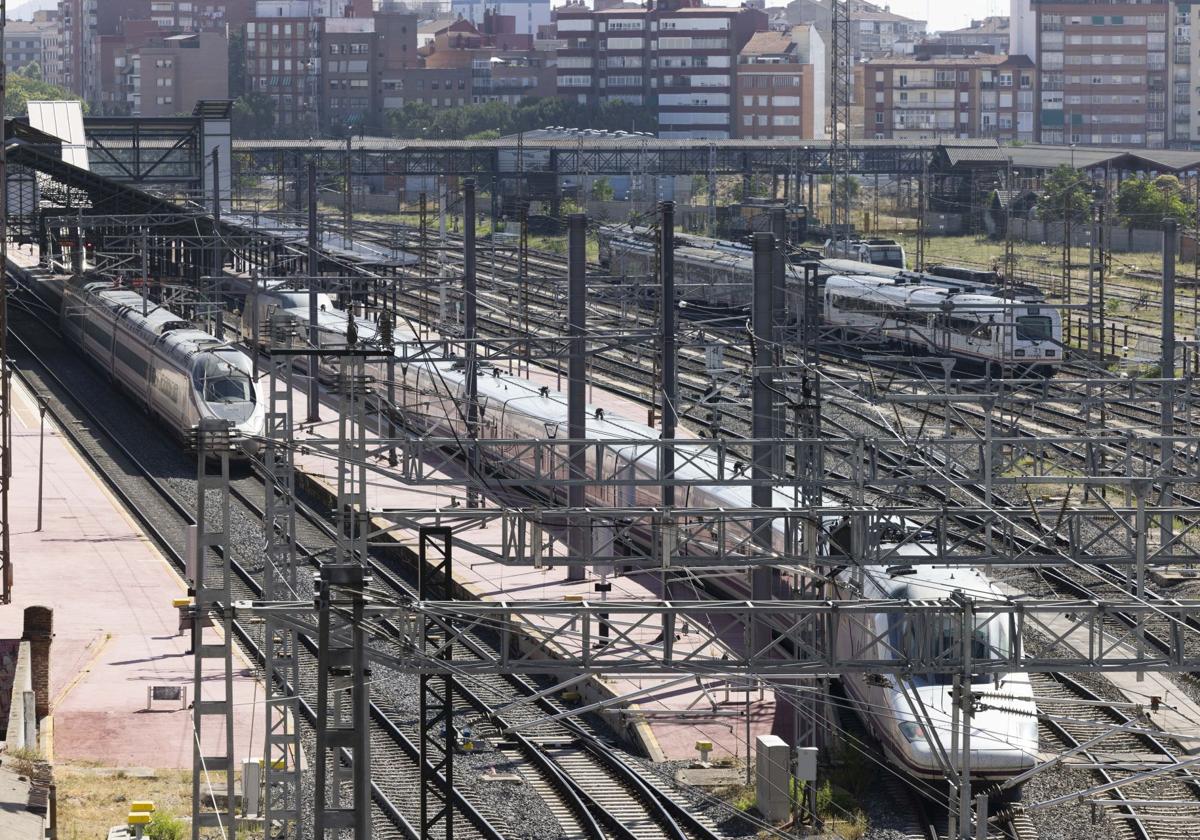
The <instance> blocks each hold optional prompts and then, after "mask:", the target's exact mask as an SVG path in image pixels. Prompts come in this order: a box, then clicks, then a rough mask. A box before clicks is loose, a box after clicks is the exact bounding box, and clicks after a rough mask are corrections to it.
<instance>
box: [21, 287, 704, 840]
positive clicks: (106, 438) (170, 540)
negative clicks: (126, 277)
mask: <svg viewBox="0 0 1200 840" xmlns="http://www.w3.org/2000/svg"><path fill="white" fill-rule="evenodd" d="M14 309H15V308H14ZM21 326H22V325H21V324H20V316H19V315H18V316H17V318H15V319H14V324H13V327H14V332H13V333H12V334H13V336H14V339H15V343H16V344H17V345H18V348H19V352H21V351H23V355H21V356H19V357H18V358H19V359H20V360H21V361H22V362H24V363H25V365H26V366H25V367H18V373H19V374H20V375H22V377H23V379H26V380H27V384H29V385H30V387H31V388H33V389H35V390H36V391H38V392H39V393H44V394H46V395H47V396H48V397H49V398H50V399H48V405H49V408H50V411H51V413H52V416H54V417H55V419H56V420H57V421H58V422H59V425H60V426H61V427H62V428H63V429H64V432H65V433H66V434H67V435H68V436H69V438H70V439H71V441H72V443H73V445H75V446H76V448H77V449H79V450H80V451H81V453H82V454H83V455H84V456H85V458H87V460H89V462H90V463H91V464H92V466H93V467H94V468H95V469H96V471H97V472H98V473H99V474H100V475H102V476H103V477H104V478H105V480H106V481H107V482H108V483H109V485H110V487H112V488H113V489H114V491H115V492H116V494H117V495H118V498H120V499H121V500H122V502H123V503H124V504H125V505H126V506H127V507H129V508H130V510H131V511H132V512H133V513H134V515H135V516H137V517H138V518H139V519H140V520H141V522H142V524H143V526H144V527H146V528H147V531H148V533H149V534H150V535H151V536H152V538H153V539H154V540H155V541H156V542H157V543H158V544H159V546H160V547H161V548H162V550H163V551H164V552H165V553H166V554H167V555H168V556H169V557H170V558H171V559H172V560H173V561H174V562H175V563H176V565H177V567H178V568H179V569H180V570H182V568H183V560H182V557H183V540H184V539H185V528H186V526H187V525H189V524H191V523H192V521H193V520H192V510H191V508H192V507H194V487H193V488H192V492H193V496H192V499H191V500H189V499H188V498H186V491H185V492H183V493H181V492H180V490H179V489H178V488H177V487H173V486H168V485H167V484H166V483H164V482H163V481H161V480H159V479H158V478H157V477H156V476H155V474H154V470H153V469H152V468H150V467H148V466H147V465H146V464H144V463H143V462H142V460H141V459H140V458H139V457H138V456H136V455H134V454H133V451H131V448H130V447H129V446H127V445H126V444H125V443H123V442H122V441H121V440H120V438H119V436H118V435H117V434H116V433H114V432H113V431H112V429H111V427H110V424H109V423H107V422H106V421H105V419H104V418H101V417H99V416H97V415H96V413H95V412H92V411H91V410H90V409H88V408H87V407H86V406H85V405H84V403H83V402H82V401H81V400H79V399H77V398H76V397H74V396H73V395H71V393H70V392H71V391H72V388H71V387H70V386H68V384H67V383H66V382H65V381H64V380H63V379H62V378H60V377H59V376H58V375H57V374H56V373H55V372H54V370H53V369H52V367H51V364H49V363H47V362H46V361H45V360H43V359H42V358H41V356H40V355H39V354H38V352H37V350H35V348H34V347H33V346H31V344H29V343H26V341H25V339H24V338H23V337H22V335H23V334H25V335H27V332H26V331H24V330H22V329H21ZM49 332H50V331H42V333H41V340H42V341H45V342H46V344H47V346H48V347H51V348H53V349H56V350H57V351H59V352H61V353H63V354H64V355H70V351H69V348H65V347H62V346H61V345H59V346H58V347H56V348H54V346H53V343H52V342H51V341H49V340H48V339H47V334H48V333H49ZM15 349H16V348H15ZM45 352H48V350H47V349H45V348H43V353H45ZM74 361H76V362H78V363H79V364H80V365H82V364H83V362H82V360H81V359H79V358H78V357H75V359H74ZM110 402H111V400H110ZM81 416H82V417H84V418H86V423H85V424H83V425H81V424H79V423H78V421H77V418H79V417H81ZM154 433H157V434H153V436H155V437H159V438H161V437H162V435H161V433H158V430H157V429H155V430H154ZM170 448H172V447H171V445H170V444H168V449H170ZM106 450H111V452H107V451H106ZM169 454H170V455H173V456H174V459H175V460H176V461H179V460H184V461H186V459H183V458H182V455H181V453H179V451H178V449H177V448H174V449H173V451H171V452H170V453H169ZM116 456H119V458H120V464H119V465H118V464H117V463H116V461H115V460H114V457H116ZM193 470H194V467H193ZM185 474H186V473H185ZM177 483H179V481H176V482H173V484H177ZM231 492H232V495H233V497H234V499H235V500H236V502H237V504H238V505H240V508H236V507H235V510H236V511H237V512H238V513H240V514H241V515H243V516H244V517H245V519H247V520H249V521H250V522H253V523H256V524H257V528H258V529H261V517H262V513H261V509H260V507H259V503H258V502H257V501H256V500H260V499H262V497H263V495H264V488H263V485H262V482H261V480H260V479H259V478H258V477H256V476H253V475H244V476H239V477H237V478H235V479H234V480H232V481H231ZM150 502H153V503H152V504H148V503H150ZM298 512H299V513H300V516H299V517H298V530H299V533H298V534H297V535H296V537H297V542H298V551H299V554H300V556H301V557H303V558H305V559H306V560H307V561H308V562H310V563H311V564H313V565H316V564H317V559H316V558H317V557H318V556H320V555H321V554H323V553H324V552H326V551H328V550H329V548H331V547H332V545H333V539H334V532H333V528H332V526H331V525H330V524H329V523H328V522H327V521H325V520H324V519H323V518H322V517H321V515H320V514H318V513H317V512H316V511H315V510H314V509H313V508H312V507H310V506H308V505H303V504H302V505H300V506H299V509H298ZM259 533H261V531H260V530H259ZM255 559H256V558H255V557H254V555H253V552H251V553H250V557H248V558H247V557H242V558H240V559H238V558H236V557H235V558H234V559H233V560H232V561H231V562H232V563H233V568H234V571H235V573H236V589H237V591H236V592H235V594H234V597H235V599H253V598H255V597H258V596H259V595H260V594H261V588H260V586H259V582H258V580H257V576H256V572H261V568H258V569H255V568H254V562H255ZM257 559H258V561H259V562H261V557H258V558H257ZM371 562H372V565H373V571H374V574H375V575H376V579H377V582H380V581H381V582H383V583H384V584H385V585H386V586H388V587H389V588H390V589H391V590H392V591H394V592H395V593H397V594H400V593H404V594H407V595H410V596H415V592H414V591H413V590H412V588H411V586H409V584H407V583H406V582H404V580H403V579H402V576H401V575H402V571H403V570H401V569H399V568H396V567H394V565H389V564H388V563H385V562H382V561H380V560H377V559H372V561H371ZM310 594H311V592H304V593H300V595H301V597H306V596H307V595H310ZM237 632H238V636H239V641H240V642H241V643H242V645H243V647H244V648H245V649H246V650H247V652H248V653H249V654H250V655H251V656H252V658H254V660H255V661H256V662H261V643H262V639H261V638H260V636H259V635H258V632H260V631H256V630H255V629H254V627H243V626H241V625H239V626H238V628H237ZM301 641H302V643H303V645H304V648H305V650H306V652H307V653H308V655H309V656H308V659H307V660H306V662H305V667H303V668H302V669H301V674H302V676H301V685H300V687H299V692H298V694H299V696H300V698H301V701H302V702H301V711H302V713H303V716H304V717H305V724H306V727H307V732H306V734H307V736H308V748H309V749H310V750H311V748H312V744H313V743H314V742H315V741H314V739H315V736H314V734H313V732H314V731H313V730H312V726H313V724H314V722H315V713H314V712H313V706H314V704H315V696H316V667H315V664H316V663H315V651H316V645H315V642H314V641H313V640H312V639H305V638H302V640H301ZM476 642H477V643H479V644H484V643H486V642H485V640H481V639H476ZM377 671H378V669H377ZM373 682H374V684H375V686H376V689H375V696H374V697H373V702H372V705H371V717H372V727H373V728H372V733H371V744H372V754H373V762H374V763H375V764H377V765H378V766H380V767H386V768H387V769H388V772H386V773H383V774H378V775H377V777H376V778H375V780H374V781H373V798H374V800H375V807H376V813H374V814H373V820H374V822H375V823H376V828H377V829H378V830H380V831H382V832H383V833H382V834H381V835H380V836H405V837H415V836H416V832H415V829H414V828H413V825H412V823H413V822H414V821H415V815H416V813H417V811H418V808H419V799H418V798H416V793H417V792H418V791H419V763H418V762H419V747H418V746H417V742H418V740H419V737H420V733H419V731H418V729H417V726H416V724H415V722H414V721H412V720H411V718H410V717H408V716H406V715H404V714H403V713H401V714H399V715H397V714H395V713H393V712H392V710H391V709H390V708H389V705H388V702H387V700H388V698H387V697H381V696H380V695H385V694H387V692H385V691H382V690H380V688H379V686H380V685H381V684H382V681H381V680H380V679H378V678H377V679H376V680H374V681H373ZM536 690H537V687H536V686H534V685H533V684H532V683H530V682H529V681H527V680H509V679H504V678H496V680H489V681H488V686H487V691H486V692H480V691H477V690H476V689H475V688H474V687H473V685H460V686H459V689H458V692H457V695H456V697H455V698H454V699H455V705H456V708H457V709H458V710H459V711H460V713H461V714H467V715H474V716H476V717H477V718H479V722H478V723H479V725H480V726H481V727H485V728H490V729H491V730H493V735H494V737H495V738H496V739H497V740H499V735H498V733H499V731H500V730H503V729H506V728H507V726H508V722H507V721H506V720H505V719H504V718H500V719H497V720H496V721H495V722H492V721H490V719H485V716H487V718H490V717H491V716H492V711H491V710H492V708H493V707H495V706H500V705H507V704H509V703H512V702H513V701H515V700H517V699H520V698H523V697H527V696H528V695H530V694H532V693H534V692H535V691H536ZM518 708H521V707H518ZM563 711H564V709H563V708H562V707H561V706H559V705H558V704H557V703H555V702H553V701H551V700H548V699H543V700H540V701H538V703H537V704H536V705H535V706H533V707H532V708H530V709H528V710H527V711H526V713H525V714H526V717H525V723H526V724H529V723H531V722H532V723H535V724H536V722H537V720H538V719H539V718H540V717H544V716H546V715H552V714H559V713H562V712H563ZM543 729H545V730H546V732H545V733H544V734H543V736H542V737H543V739H544V740H545V741H546V743H548V744H553V745H555V749H557V750H560V751H563V752H562V755H563V762H568V763H569V764H570V768H571V769H573V770H574V771H575V772H581V773H584V774H585V776H589V777H590V776H595V778H597V779H599V778H607V779H608V780H609V784H608V786H607V787H606V788H605V789H603V790H600V791H589V790H588V789H587V788H586V787H585V786H584V782H583V781H581V780H580V779H579V778H577V777H576V776H575V773H573V772H571V769H568V768H567V767H564V766H563V762H559V761H557V760H556V759H555V758H554V757H553V756H551V755H549V754H548V753H547V751H546V749H543V748H542V747H541V746H539V743H538V741H537V740H535V739H532V738H525V737H519V738H518V739H517V740H516V741H515V742H514V744H515V752H516V754H517V755H518V756H520V760H521V762H520V764H519V765H518V766H519V767H521V768H522V769H523V768H525V767H526V766H528V767H530V768H533V772H535V773H540V774H541V784H540V785H539V786H538V787H537V790H538V792H539V794H544V801H545V803H546V807H547V808H548V809H549V811H550V813H551V814H568V815H570V819H567V820H566V825H565V826H564V830H565V831H574V830H579V829H582V833H581V834H576V835H575V836H581V837H586V838H595V840H609V838H611V840H630V838H631V837H633V836H636V837H638V838H647V840H658V838H662V840H676V839H682V838H686V839H687V840H715V838H717V837H720V836H721V835H720V833H719V832H718V831H717V829H716V827H715V826H714V825H712V824H711V823H710V822H709V821H707V820H701V819H697V818H694V817H692V816H691V815H690V814H688V813H687V806H686V803H684V802H683V800H681V799H680V798H679V797H678V795H677V794H675V793H674V792H672V791H668V790H666V789H664V788H663V787H662V786H660V785H658V784H657V783H656V782H654V781H653V780H652V779H650V777H643V775H642V774H639V773H638V772H636V771H635V770H634V769H633V768H632V767H631V766H630V765H629V764H628V763H627V762H626V761H624V760H623V759H622V758H621V757H620V755H619V754H618V751H617V749H616V748H615V746H614V745H612V744H611V743H609V742H608V741H607V740H606V739H605V737H604V736H602V735H600V734H598V733H597V732H596V731H594V730H592V729H591V728H590V727H588V726H587V725H585V724H582V723H577V722H574V721H569V720H566V721H562V722H558V723H553V724H547V725H545V726H538V727H537V728H536V730H535V731H540V730H543ZM513 749H514V747H513V746H512V745H507V746H506V750H507V752H508V753H510V754H511V753H512V752H513ZM571 751H573V752H574V753H575V754H576V757H574V758H572V759H570V760H569V761H568V758H567V756H568V755H570V752H571ZM498 754H499V753H498ZM455 797H456V803H455V804H456V808H457V813H456V817H455V823H456V824H455V833H456V835H457V836H463V837H472V838H473V837H481V838H497V840H498V838H500V837H502V836H504V834H503V831H504V829H503V823H502V821H498V820H497V819H496V817H495V815H494V814H491V813H489V812H488V811H489V809H488V807H487V806H486V805H480V804H477V803H476V802H475V801H473V798H472V797H470V796H468V795H464V793H463V792H462V791H461V790H456V791H455ZM613 810H615V811H617V812H620V813H622V814H623V815H624V816H625V817H626V818H627V821H625V822H622V821H613V820H608V819H605V820H603V821H602V822H603V824H601V823H598V822H597V821H596V819H595V818H594V817H593V816H592V815H594V814H597V813H599V814H604V813H608V812H610V811H613ZM630 824H636V825H638V826H639V827H640V829H639V833H638V834H636V835H630V834H628V833H627V831H626V826H627V825H630Z"/></svg>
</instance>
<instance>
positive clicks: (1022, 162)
mask: <svg viewBox="0 0 1200 840" xmlns="http://www.w3.org/2000/svg"><path fill="white" fill-rule="evenodd" d="M1000 152H1001V154H1002V155H1003V157H1004V158H1006V159H1007V158H1011V159H1012V163H1013V166H1015V167H1017V168H1018V169H1057V168H1058V167H1060V166H1071V167H1074V168H1075V169H1096V168H1100V167H1103V168H1106V169H1109V170H1113V171H1122V172H1159V173H1169V174H1178V173H1182V172H1191V171H1200V151H1195V152H1193V151H1180V150H1175V149H1117V148H1098V147H1095V146H1076V147H1074V148H1071V147H1070V146H1045V145H1029V146H1011V147H1004V148H1003V149H1001V150H1000Z"/></svg>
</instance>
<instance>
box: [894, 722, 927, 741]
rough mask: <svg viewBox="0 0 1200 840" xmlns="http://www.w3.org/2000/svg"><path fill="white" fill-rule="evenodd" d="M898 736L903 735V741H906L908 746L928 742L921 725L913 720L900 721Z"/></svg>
mask: <svg viewBox="0 0 1200 840" xmlns="http://www.w3.org/2000/svg"><path fill="white" fill-rule="evenodd" d="M900 734H901V735H903V736H904V740H906V741H908V742H909V743H910V744H915V743H917V742H921V743H924V742H925V741H927V740H929V739H928V738H926V737H925V730H924V729H923V728H922V726H921V724H919V723H917V722H916V721H913V720H902V721H900Z"/></svg>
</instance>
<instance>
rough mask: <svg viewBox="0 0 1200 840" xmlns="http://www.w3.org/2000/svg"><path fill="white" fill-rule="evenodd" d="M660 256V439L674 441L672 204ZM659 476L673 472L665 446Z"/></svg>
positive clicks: (669, 501) (666, 205)
mask: <svg viewBox="0 0 1200 840" xmlns="http://www.w3.org/2000/svg"><path fill="white" fill-rule="evenodd" d="M661 236H662V238H661V255H660V260H659V271H660V272H661V275H662V296H661V300H662V302H661V308H662V437H663V440H664V441H671V440H674V439H675V420H676V417H677V416H678V415H677V408H676V407H677V405H678V402H679V394H678V386H679V383H678V374H677V373H676V363H677V361H678V360H677V359H676V356H675V202H673V201H664V202H663V203H662V223H661ZM661 467H662V469H661V471H660V473H661V475H662V478H664V479H669V478H670V477H671V476H672V475H674V473H675V449H674V447H672V446H670V445H669V444H668V445H667V446H665V447H664V448H663V450H662V464H661ZM662 503H663V507H664V508H670V507H673V506H674V505H675V488H674V487H673V486H668V485H666V484H664V485H663V488H662Z"/></svg>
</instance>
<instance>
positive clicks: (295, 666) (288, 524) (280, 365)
mask: <svg viewBox="0 0 1200 840" xmlns="http://www.w3.org/2000/svg"><path fill="white" fill-rule="evenodd" d="M264 327H265V328H266V329H267V330H268V334H269V335H270V339H269V340H270V342H271V345H270V346H284V347H286V346H288V344H289V343H290V337H289V336H287V335H278V334H276V329H283V328H284V326H283V325H282V324H280V325H279V326H278V327H276V326H275V325H273V324H271V323H268V324H265V325H264ZM293 371H294V366H293V357H292V356H290V355H279V356H272V357H271V370H270V375H269V377H268V391H267V400H268V402H267V406H268V408H267V439H266V446H265V448H264V452H263V468H264V472H265V476H264V479H265V481H264V484H265V487H266V499H265V505H264V508H263V528H264V532H265V533H264V536H265V537H266V550H265V552H264V553H265V555H266V568H265V569H263V598H264V600H267V601H271V600H295V599H297V598H298V589H297V569H296V497H295V471H294V464H293V450H292V446H291V441H292V434H293V429H294V419H295V418H294V414H293V410H294V400H293V397H292V395H293V385H294V383H293V381H292V379H293V375H292V374H293ZM296 642H297V639H296V631H295V629H294V628H293V627H292V626H291V625H289V624H287V623H285V622H280V621H277V620H276V619H275V618H274V616H272V615H269V614H268V615H267V617H266V624H265V630H264V651H265V660H266V661H265V663H264V664H265V681H266V686H267V688H266V691H267V696H266V714H267V725H266V744H265V747H264V749H263V755H264V757H265V759H266V761H265V766H264V768H263V770H264V780H265V796H264V811H263V816H264V818H265V825H266V827H267V832H268V835H267V836H268V837H272V838H287V839H288V840H290V838H293V837H296V838H298V837H299V836H300V834H301V825H300V815H301V813H302V809H301V804H302V803H301V797H302V795H303V794H302V789H303V788H302V779H301V749H300V730H299V701H298V699H297V696H296V691H297V690H298V687H299V679H300V670H299V669H300V666H299V660H298V655H299V652H298V651H297V649H296Z"/></svg>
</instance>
